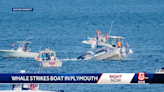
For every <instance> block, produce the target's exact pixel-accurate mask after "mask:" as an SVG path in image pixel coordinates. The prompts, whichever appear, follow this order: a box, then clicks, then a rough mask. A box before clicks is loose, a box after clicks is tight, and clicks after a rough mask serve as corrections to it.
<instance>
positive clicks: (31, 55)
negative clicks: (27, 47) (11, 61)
mask: <svg viewBox="0 0 164 92" xmlns="http://www.w3.org/2000/svg"><path fill="white" fill-rule="evenodd" d="M0 53H1V54H2V55H3V56H4V57H22V58H37V57H38V55H39V53H33V52H19V51H14V50H0Z"/></svg>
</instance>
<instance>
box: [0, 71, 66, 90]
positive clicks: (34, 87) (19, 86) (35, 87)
mask: <svg viewBox="0 0 164 92" xmlns="http://www.w3.org/2000/svg"><path fill="white" fill-rule="evenodd" d="M20 73H25V70H21V71H20ZM0 92H64V91H63V90H54V91H51V90H50V91H42V90H40V89H39V84H27V83H24V84H13V86H12V90H1V91H0Z"/></svg>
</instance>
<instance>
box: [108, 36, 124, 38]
mask: <svg viewBox="0 0 164 92" xmlns="http://www.w3.org/2000/svg"><path fill="white" fill-rule="evenodd" d="M108 38H113V39H124V38H123V37H120V36H108Z"/></svg>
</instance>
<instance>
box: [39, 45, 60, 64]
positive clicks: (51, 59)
mask: <svg viewBox="0 0 164 92" xmlns="http://www.w3.org/2000/svg"><path fill="white" fill-rule="evenodd" d="M37 61H41V62H42V67H61V66H62V61H60V60H59V59H57V57H56V53H55V52H54V51H52V50H49V48H46V49H45V50H43V51H40V52H39V57H38V58H37Z"/></svg>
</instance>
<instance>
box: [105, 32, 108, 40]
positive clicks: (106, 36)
mask: <svg viewBox="0 0 164 92" xmlns="http://www.w3.org/2000/svg"><path fill="white" fill-rule="evenodd" d="M105 38H106V40H108V33H107V32H106V35H105Z"/></svg>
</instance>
